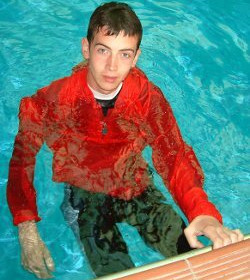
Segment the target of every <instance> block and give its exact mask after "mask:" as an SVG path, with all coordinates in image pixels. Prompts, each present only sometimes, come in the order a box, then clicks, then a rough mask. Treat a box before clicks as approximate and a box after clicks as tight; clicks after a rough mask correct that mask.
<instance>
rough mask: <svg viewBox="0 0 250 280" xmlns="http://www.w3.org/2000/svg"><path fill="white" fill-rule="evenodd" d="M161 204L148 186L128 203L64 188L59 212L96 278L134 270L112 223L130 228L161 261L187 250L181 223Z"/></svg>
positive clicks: (153, 190) (77, 189)
mask: <svg viewBox="0 0 250 280" xmlns="http://www.w3.org/2000/svg"><path fill="white" fill-rule="evenodd" d="M164 200H165V198H164V196H163V195H162V193H161V192H160V191H158V190H157V189H156V188H155V187H152V186H150V187H148V189H147V190H146V191H145V192H144V193H142V194H141V195H140V196H138V197H135V198H134V199H132V200H129V201H124V200H122V199H118V198H114V197H111V196H109V195H106V194H102V193H90V192H88V191H85V190H83V189H80V188H76V187H72V186H67V187H66V188H65V200H64V202H63V204H62V210H63V212H64V216H65V218H66V220H67V221H68V222H69V223H70V225H71V226H72V228H73V230H74V232H75V233H76V235H77V237H78V239H79V240H80V242H81V243H82V245H83V248H84V251H85V253H86V256H87V258H88V260H89V263H90V265H91V267H92V269H93V271H94V272H95V274H96V276H98V277H100V276H104V275H108V274H111V273H114V272H118V271H122V270H126V269H128V268H131V267H134V264H133V262H132V260H131V258H130V256H129V254H128V249H127V246H126V243H125V242H124V240H123V237H122V235H121V233H120V232H119V229H118V227H117V225H116V223H120V222H126V223H128V224H130V225H132V226H134V227H135V228H136V229H137V230H138V232H139V233H140V235H141V237H142V238H143V240H144V241H145V243H146V244H147V245H148V246H150V247H151V248H153V249H155V250H157V251H158V252H160V253H161V254H162V255H163V256H165V257H171V256H175V255H177V254H180V253H184V252H187V251H189V250H191V248H190V246H189V244H188V242H187V240H186V238H185V236H184V233H183V230H184V227H185V224H184V222H183V221H182V219H181V218H180V217H179V216H178V215H177V213H176V212H175V211H174V210H173V209H172V207H171V206H170V205H168V204H165V203H164ZM72 213H73V214H72Z"/></svg>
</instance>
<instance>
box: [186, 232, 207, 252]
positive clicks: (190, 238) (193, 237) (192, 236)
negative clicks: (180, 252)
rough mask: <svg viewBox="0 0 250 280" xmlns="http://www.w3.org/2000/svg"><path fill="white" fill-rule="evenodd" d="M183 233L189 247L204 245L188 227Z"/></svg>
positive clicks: (201, 246)
mask: <svg viewBox="0 0 250 280" xmlns="http://www.w3.org/2000/svg"><path fill="white" fill-rule="evenodd" d="M184 233H185V236H186V238H187V241H188V243H189V245H190V247H191V248H203V247H204V245H203V244H202V243H201V242H200V241H199V240H198V238H197V236H198V235H197V234H196V233H195V232H194V231H192V230H190V228H187V229H186V230H184Z"/></svg>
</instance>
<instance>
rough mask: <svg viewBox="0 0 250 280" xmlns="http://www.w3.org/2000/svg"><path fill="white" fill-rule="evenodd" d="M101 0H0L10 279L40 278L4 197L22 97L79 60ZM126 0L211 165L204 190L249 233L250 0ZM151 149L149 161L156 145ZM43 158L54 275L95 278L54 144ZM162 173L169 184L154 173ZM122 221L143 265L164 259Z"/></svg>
mask: <svg viewBox="0 0 250 280" xmlns="http://www.w3.org/2000/svg"><path fill="white" fill-rule="evenodd" d="M101 2H102V1H80V0H72V1H71V3H70V4H69V3H67V2H66V1H63V0H56V1H52V0H40V1H38V0H24V1H15V0H8V1H3V0H0V23H1V25H0V32H1V56H0V65H1V68H0V69H1V77H0V79H1V81H0V82H1V86H0V90H1V95H0V114H1V118H0V125H1V127H2V133H1V138H0V141H1V142H0V150H1V157H0V163H1V169H0V197H1V202H2V203H1V206H2V207H1V214H2V223H1V225H0V233H1V235H0V246H1V248H0V252H1V255H0V264H1V268H2V269H1V270H0V278H1V279H3V280H7V279H15V280H16V279H25V280H26V279H34V276H32V275H29V274H28V273H26V272H24V271H23V270H22V268H21V266H20V257H19V246H18V241H17V231H16V228H14V227H13V226H12V222H11V216H10V214H9V211H8V208H7V205H6V202H5V201H6V200H5V187H6V181H7V176H8V163H9V159H10V157H11V153H12V146H13V141H14V136H15V133H16V132H17V124H18V122H17V112H18V106H19V101H20V99H21V97H23V96H26V95H30V94H32V93H33V92H34V91H35V90H36V89H37V88H39V87H42V86H44V85H46V84H48V83H49V82H50V81H51V80H53V79H56V78H59V77H62V76H65V75H68V74H69V73H70V72H71V67H72V66H74V65H75V64H76V63H78V62H79V61H81V52H80V40H81V38H82V36H84V35H85V30H86V28H87V23H88V19H89V16H90V13H91V12H92V10H93V9H94V8H95V7H96V6H97V5H99V4H100V3H101ZM126 2H127V3H129V4H131V5H132V7H134V9H135V10H136V12H137V14H138V16H139V17H140V19H141V21H142V23H143V26H144V38H143V42H142V55H141V57H140V60H139V66H140V67H141V68H142V69H143V70H144V71H145V72H146V73H147V74H148V76H149V78H150V79H151V80H153V81H154V82H155V83H156V84H158V85H159V86H160V87H161V89H162V90H163V91H164V93H165V95H166V96H167V98H168V100H169V101H170V103H171V105H172V108H173V110H174V112H175V115H176V118H177V120H178V122H179V126H180V128H181V131H182V134H183V136H184V138H185V139H186V141H187V142H188V143H189V144H191V145H192V146H193V148H194V150H195V152H196V154H197V156H198V158H199V160H200V162H201V164H202V166H203V169H204V171H205V174H206V184H205V188H206V191H207V193H208V195H209V197H210V199H211V200H212V201H213V202H214V203H215V204H216V205H217V207H218V208H219V209H220V211H221V213H222V214H223V216H224V222H225V224H226V225H227V226H229V227H234V228H235V227H236V228H237V227H239V228H241V230H242V231H243V233H249V232H250V222H249V221H250V210H249V209H250V188H249V162H248V159H249V151H248V147H249V128H248V124H249V109H248V107H249V101H250V96H249V77H250V75H249V74H250V73H249V69H250V68H249V62H250V54H249V49H248V48H249V35H250V34H249V15H248V10H249V8H250V4H249V1H246V0H245V1H244V0H243V1H236V0H227V1H224V0H219V1H215V0H214V1H212V0H211V1H208V0H207V1H198V0H196V1H188V0H185V1H184V0H182V1H172V0H170V1H163V0H162V1H137V2H135V1H126ZM145 157H146V158H147V159H148V160H149V162H151V160H150V149H147V150H146V151H145ZM37 162H38V164H37V167H36V178H35V184H36V186H37V192H38V206H39V209H40V211H39V212H40V215H41V216H42V218H43V221H42V222H41V223H39V228H40V231H41V235H42V237H43V239H44V240H45V242H46V243H47V245H48V247H49V249H50V250H51V252H52V255H53V257H54V260H55V263H56V267H57V271H56V273H55V275H56V278H55V279H60V280H61V279H72V280H78V279H81V280H83V279H92V278H93V275H92V273H91V270H90V269H89V267H88V265H87V263H86V260H85V259H84V257H82V254H81V252H80V249H79V247H78V245H77V243H76V242H75V238H74V236H73V234H72V232H71V230H70V229H69V228H68V227H67V225H66V224H65V222H64V220H63V217H62V214H61V212H60V209H59V206H60V203H61V201H62V199H63V188H61V187H60V186H59V185H58V184H55V183H53V182H52V181H51V175H52V174H51V154H50V152H49V150H48V149H47V148H46V147H43V149H42V151H41V152H40V153H39V155H38V160H37ZM41 179H42V180H41ZM155 181H156V184H157V185H158V186H159V187H160V188H161V189H162V190H164V186H163V185H162V182H161V179H160V178H159V177H158V176H157V175H156V174H155ZM166 195H167V197H168V199H169V201H172V200H171V198H170V197H169V195H168V194H167V193H166ZM121 230H122V232H123V234H124V236H125V238H126V240H127V242H128V245H129V249H130V252H131V255H132V257H133V260H134V261H135V263H136V265H138V266H139V265H142V264H145V263H148V262H152V261H155V260H159V259H161V256H160V255H158V254H157V253H155V252H153V251H152V250H150V249H148V248H146V246H145V245H144V244H143V243H142V241H140V239H139V236H138V235H137V233H136V232H135V231H134V230H133V229H132V228H131V227H128V226H126V225H121ZM135 244H136V245H135Z"/></svg>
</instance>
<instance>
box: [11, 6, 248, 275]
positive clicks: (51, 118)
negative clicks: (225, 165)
mask: <svg viewBox="0 0 250 280" xmlns="http://www.w3.org/2000/svg"><path fill="white" fill-rule="evenodd" d="M141 37H142V27H141V23H140V21H139V19H138V18H137V16H136V14H135V13H134V12H133V11H132V9H131V8H130V7H129V6H128V5H127V4H124V3H116V2H111V3H106V4H104V5H102V6H100V7H98V8H97V9H96V10H95V11H94V13H93V15H92V17H91V19H90V23H89V28H88V35H87V38H85V39H83V41H82V51H83V55H84V58H85V59H86V61H87V62H86V63H85V65H82V66H80V67H78V68H77V69H76V70H75V71H74V72H73V73H72V75H71V76H69V77H66V78H63V79H60V80H57V81H54V82H53V83H52V84H51V85H49V86H47V87H44V88H42V89H40V90H38V91H37V93H36V94H35V95H33V96H31V97H26V98H24V99H23V100H22V102H21V106H20V114H19V118H20V127H19V131H18V134H17V136H16V141H15V147H14V151H13V157H12V159H11V162H10V173H9V181H8V202H9V206H10V209H11V212H12V214H13V217H14V224H15V225H18V228H19V240H20V244H21V249H22V264H23V266H24V268H26V269H27V270H29V271H30V272H32V273H35V274H36V275H37V277H40V278H49V277H51V273H52V271H53V269H54V264H53V260H52V258H51V256H50V253H49V251H48V249H47V247H46V246H45V244H44V243H43V241H42V240H41V238H40V236H39V233H38V231H37V228H36V222H37V221H39V220H40V218H39V217H38V213H37V207H36V199H35V197H36V193H35V189H34V187H33V176H34V166H35V157H36V154H37V152H38V151H39V149H40V147H41V146H42V145H43V144H44V143H46V144H47V145H48V147H49V148H50V149H51V151H52V152H53V155H54V158H53V179H54V180H55V181H57V182H65V184H66V187H65V201H64V203H63V206H62V208H63V210H64V213H65V217H66V218H67V219H68V220H69V218H68V216H70V217H72V215H67V213H68V212H69V211H71V212H72V213H73V214H74V215H73V217H74V218H75V219H71V220H69V223H70V224H71V225H72V228H73V229H74V231H75V234H76V235H77V237H78V238H79V240H80V241H81V243H82V245H83V248H84V250H85V253H86V255H87V257H88V259H89V262H90V265H91V267H92V268H93V270H94V272H95V273H96V275H97V276H101V275H106V274H110V273H112V272H116V271H119V270H124V269H127V268H130V267H133V266H134V264H133V262H132V261H131V259H130V257H129V254H128V251H127V247H126V245H125V242H124V240H123V238H122V236H121V234H120V232H119V230H118V228H117V226H116V223H117V222H122V221H125V222H128V223H129V224H131V225H133V226H135V227H136V228H137V229H138V231H139V233H140V234H141V236H142V237H143V239H144V240H145V242H146V243H147V244H148V245H149V246H151V247H152V248H154V249H156V250H158V251H159V252H161V253H162V254H163V255H164V256H166V257H169V256H173V255H176V254H178V253H182V252H185V251H188V250H190V247H192V248H199V247H202V244H201V243H200V242H199V241H198V240H197V236H198V235H205V236H207V237H208V238H210V239H211V240H212V242H213V246H214V248H219V247H221V246H223V245H227V244H230V243H232V242H236V241H239V240H242V239H243V236H242V234H241V233H240V231H239V230H235V231H231V230H229V229H227V228H225V227H223V226H222V224H221V222H222V219H221V215H220V214H219V212H218V211H217V209H216V208H215V206H214V205H213V204H212V203H210V202H209V201H208V199H207V196H206V194H205V193H204V191H203V189H202V185H203V173H202V170H201V167H200V165H199V163H198V161H197V159H196V157H195V155H194V152H193V150H192V149H191V148H190V147H189V146H188V145H186V144H185V142H184V141H183V139H182V137H181V134H180V130H179V128H178V126H177V123H176V120H175V118H174V116H173V113H172V110H171V108H170V105H169V104H168V102H167V101H166V99H165V98H164V96H163V94H162V93H161V91H160V89H159V88H157V87H156V86H155V85H154V84H152V83H151V82H150V81H149V80H148V79H147V77H146V76H145V74H144V73H143V72H142V71H141V70H139V69H138V68H136V67H135V65H136V62H137V60H138V57H139V55H140V52H141V51H140V49H139V46H140V42H141ZM147 145H149V146H151V147H152V151H153V156H152V157H153V162H154V166H155V168H156V170H157V172H158V173H159V174H160V175H161V177H162V179H163V181H164V183H165V185H166V186H167V187H168V189H169V190H170V192H171V193H172V195H173V197H174V199H175V200H176V202H177V203H178V205H179V206H180V207H181V209H182V210H183V212H184V213H185V215H186V216H187V218H188V220H189V221H190V225H189V226H188V227H187V228H186V229H185V234H184V233H183V231H184V227H185V226H184V223H183V221H182V220H181V218H180V217H179V216H178V215H177V214H176V213H175V212H174V211H173V210H172V208H171V207H170V206H169V205H167V204H165V203H164V202H163V201H164V197H163V196H162V194H161V193H160V192H159V191H158V190H157V189H156V188H155V187H154V184H153V180H152V176H151V174H150V172H149V168H148V165H147V163H146V162H145V161H144V159H143V157H142V150H143V149H144V148H145V147H146V146H147ZM72 213H71V214H72Z"/></svg>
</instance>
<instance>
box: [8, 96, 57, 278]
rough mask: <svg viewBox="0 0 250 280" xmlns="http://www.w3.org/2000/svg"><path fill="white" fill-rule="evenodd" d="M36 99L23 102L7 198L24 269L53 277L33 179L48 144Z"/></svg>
mask: <svg viewBox="0 0 250 280" xmlns="http://www.w3.org/2000/svg"><path fill="white" fill-rule="evenodd" d="M36 98H37V97H36V96H35V97H27V98H24V99H23V100H22V101H21V105H20V112H19V119H20V122H19V131H18V134H17V136H16V139H15V144H14V150H13V155H12V158H11V161H10V168H9V180H8V186H7V199H8V204H9V207H10V210H11V213H12V215H13V222H14V224H15V225H18V233H19V242H20V245H21V251H22V265H23V267H24V268H25V269H26V270H28V271H30V272H31V273H34V274H35V275H36V276H37V277H38V278H51V277H52V274H51V272H52V271H53V270H54V263H53V260H52V258H51V256H50V253H49V251H48V249H47V247H46V245H45V244H44V243H43V241H42V239H41V238H40V235H39V232H38V230H37V227H36V222H37V221H39V220H40V217H39V216H38V213H37V206H36V191H35V188H34V186H33V177H34V167H35V162H36V159H35V157H36V154H37V153H38V151H39V150H40V148H41V146H42V144H43V141H44V140H43V125H42V116H43V113H44V107H43V108H42V102H41V103H39V100H36Z"/></svg>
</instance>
